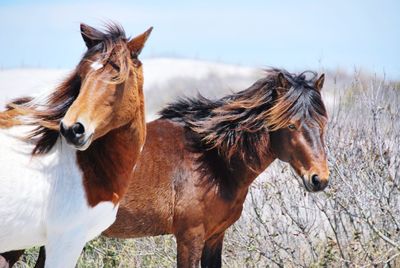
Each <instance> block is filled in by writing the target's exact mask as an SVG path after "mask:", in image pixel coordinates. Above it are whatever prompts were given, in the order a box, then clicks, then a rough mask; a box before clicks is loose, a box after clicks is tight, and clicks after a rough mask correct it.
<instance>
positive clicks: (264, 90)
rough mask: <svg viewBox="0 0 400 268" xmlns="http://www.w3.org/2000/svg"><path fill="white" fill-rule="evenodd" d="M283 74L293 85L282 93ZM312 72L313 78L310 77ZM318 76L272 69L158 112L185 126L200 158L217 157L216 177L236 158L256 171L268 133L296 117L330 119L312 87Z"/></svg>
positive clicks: (320, 122) (315, 120)
mask: <svg viewBox="0 0 400 268" xmlns="http://www.w3.org/2000/svg"><path fill="white" fill-rule="evenodd" d="M279 73H282V74H283V75H284V77H285V78H286V79H287V80H288V81H289V82H290V84H291V87H290V89H289V90H287V89H286V91H285V92H284V93H280V92H282V90H283V89H282V88H279V86H278V74H279ZM309 75H311V78H307V76H309ZM315 81H316V73H314V72H310V71H306V72H303V73H301V74H299V75H294V74H291V73H289V72H287V71H285V70H280V69H271V70H267V73H266V76H265V77H264V78H261V79H260V80H258V81H257V82H255V83H254V84H253V85H252V86H250V87H249V88H248V89H245V90H243V91H240V92H238V93H235V94H232V95H230V96H226V97H224V98H222V99H219V100H216V101H212V100H209V99H207V98H204V97H202V96H199V97H197V98H192V99H191V98H186V99H180V100H179V101H177V102H175V103H172V104H170V105H169V106H167V107H166V108H165V109H163V110H162V111H161V112H160V114H161V118H162V119H170V120H173V121H176V122H180V123H182V124H183V125H184V127H185V128H186V130H187V131H188V133H189V136H188V137H190V146H191V147H192V148H193V149H194V150H195V151H197V152H200V153H202V154H203V157H200V159H199V160H200V162H201V161H205V158H206V157H205V156H204V155H205V154H207V157H210V156H212V158H213V160H212V161H213V162H219V167H218V168H215V169H214V171H213V172H214V177H215V178H214V180H221V179H223V178H221V176H220V175H221V174H215V173H218V172H220V171H218V170H219V169H221V165H225V167H226V169H227V170H233V167H237V166H238V163H243V164H245V165H247V166H248V167H250V168H252V169H253V170H256V169H258V168H259V167H260V165H261V163H262V161H263V159H264V157H265V156H266V155H267V154H268V148H269V135H268V132H270V131H276V130H278V129H280V128H284V127H287V126H288V125H289V122H290V120H292V119H301V120H306V121H310V122H316V123H318V124H322V123H323V122H324V121H325V120H326V118H327V114H326V110H325V107H324V104H323V102H322V99H321V95H320V92H319V91H317V90H316V89H315V88H314V83H315ZM210 165H213V164H210ZM225 175H226V174H225ZM230 175H232V176H233V175H234V174H230ZM222 176H224V175H223V174H222ZM218 177H219V178H218ZM231 183H232V182H231Z"/></svg>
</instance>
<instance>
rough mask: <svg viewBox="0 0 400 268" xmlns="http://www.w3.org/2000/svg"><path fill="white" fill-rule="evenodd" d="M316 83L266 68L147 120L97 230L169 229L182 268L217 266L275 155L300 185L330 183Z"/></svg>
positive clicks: (150, 232)
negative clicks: (109, 218)
mask: <svg viewBox="0 0 400 268" xmlns="http://www.w3.org/2000/svg"><path fill="white" fill-rule="evenodd" d="M310 75H311V78H310V77H309V78H307V76H310ZM323 83H324V75H321V76H320V77H319V78H317V76H316V74H315V73H313V72H304V73H302V74H300V75H293V74H290V73H288V72H286V71H284V70H271V71H269V72H268V73H267V75H266V77H264V78H262V79H260V80H259V81H257V82H256V83H255V84H254V85H252V86H251V87H250V88H248V89H246V90H244V91H241V92H239V93H236V94H233V95H230V96H227V97H224V98H222V99H220V100H217V101H211V100H208V99H205V98H202V97H200V98H197V99H186V100H181V101H178V102H176V103H173V104H171V105H170V106H169V107H167V108H166V109H164V110H163V111H162V112H161V115H162V116H161V118H160V119H158V120H155V121H153V122H151V123H148V124H147V137H146V143H145V145H144V147H143V151H142V154H141V155H140V157H139V159H138V162H137V165H136V168H135V170H134V171H133V173H132V178H131V181H130V183H129V187H128V192H127V194H126V195H125V197H124V198H123V199H122V200H121V204H120V208H119V211H118V213H117V220H116V221H115V223H114V224H113V225H112V226H111V227H110V228H109V229H107V230H106V231H105V232H104V234H105V235H106V236H110V237H117V238H135V237H143V236H155V235H163V234H174V235H175V237H176V239H177V244H178V266H179V267H197V266H198V264H199V262H200V261H201V266H202V267H221V253H222V244H223V239H224V233H225V231H226V229H227V228H228V227H229V226H231V225H232V224H233V223H234V222H235V221H236V220H237V219H239V217H240V215H241V213H242V208H243V203H244V200H245V198H246V195H247V192H248V189H249V186H250V184H251V183H252V182H253V181H254V179H255V178H256V177H257V176H258V175H259V174H260V173H261V172H262V171H264V170H265V169H266V168H267V167H268V166H269V165H270V164H271V163H272V162H273V161H274V160H275V159H280V160H283V161H285V162H288V163H289V164H290V165H291V166H292V167H293V168H294V170H295V171H296V172H297V174H298V175H299V176H300V177H301V178H302V180H303V183H304V186H305V188H306V190H308V191H311V192H315V191H321V190H323V189H324V188H325V187H326V186H327V184H328V179H329V170H328V165H327V158H326V153H325V145H324V132H325V127H326V122H327V113H326V110H325V107H324V104H323V101H322V98H321V94H320V91H321V89H322V86H323ZM22 252H23V251H20V252H12V253H8V255H7V256H6V257H8V258H9V259H13V260H16V259H17V258H18V257H19V255H20V254H22ZM39 259H40V262H43V259H44V250H43V249H41V254H40V258H39ZM40 262H39V263H38V264H39V267H40Z"/></svg>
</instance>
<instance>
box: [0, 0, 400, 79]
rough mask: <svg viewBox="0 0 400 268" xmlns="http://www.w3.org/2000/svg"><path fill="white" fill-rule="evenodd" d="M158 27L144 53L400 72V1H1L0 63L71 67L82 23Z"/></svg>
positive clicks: (80, 48)
mask: <svg viewBox="0 0 400 268" xmlns="http://www.w3.org/2000/svg"><path fill="white" fill-rule="evenodd" d="M108 20H112V21H116V22H119V23H121V24H122V25H123V26H124V28H125V30H126V32H127V34H128V35H130V36H134V35H135V34H138V33H140V32H142V31H144V30H146V29H147V28H148V27H149V26H154V31H153V33H152V36H151V38H150V39H149V41H148V44H147V46H146V48H145V50H144V51H143V55H142V57H147V58H148V57H161V56H163V57H184V58H195V59H201V60H211V61H219V62H226V63H234V64H242V65H250V66H255V67H261V68H262V67H266V66H276V67H284V68H287V69H289V70H301V69H319V68H320V67H324V68H331V69H335V68H338V67H339V68H344V69H347V70H350V71H351V70H353V69H354V68H355V67H356V68H362V69H365V70H368V71H371V72H376V73H377V74H379V75H382V74H383V72H385V73H386V74H387V75H388V76H389V77H392V78H396V79H398V78H400V1H398V0H382V1H378V0H375V1H373V0H353V1H350V0H347V1H346V0H325V1H318V0H303V1H299V0H280V1H278V0H276V1H269V0H264V1H235V0H231V1H225V0H222V1H216V0H214V1H211V0H203V1H191V0H189V1H181V2H177V1H175V2H174V1H161V0H158V1H91V0H86V1H84V0H82V1H75V0H72V1H71V0H69V1H66V0H62V1H50V0H48V1H23V0H0V29H1V37H0V67H2V68H14V67H21V66H27V67H44V68H73V67H74V66H75V64H76V63H77V62H78V61H79V59H80V57H81V55H82V53H83V52H84V49H85V47H84V43H83V41H82V40H81V36H80V33H79V23H80V22H85V23H88V24H90V25H93V26H101V25H102V22H103V21H108Z"/></svg>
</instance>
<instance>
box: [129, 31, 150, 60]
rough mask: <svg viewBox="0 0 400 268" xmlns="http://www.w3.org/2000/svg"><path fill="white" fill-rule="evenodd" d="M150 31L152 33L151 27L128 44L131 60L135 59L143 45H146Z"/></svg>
mask: <svg viewBox="0 0 400 268" xmlns="http://www.w3.org/2000/svg"><path fill="white" fill-rule="evenodd" d="M151 31H153V27H150V28H149V29H148V30H147V31H145V32H144V33H142V34H140V35H138V36H136V37H135V38H133V39H132V40H131V41H129V42H128V49H129V51H130V52H131V56H132V58H134V59H136V58H137V57H138V56H139V54H140V52H142V49H143V47H144V44H145V43H146V41H147V38H149V36H150V34H151Z"/></svg>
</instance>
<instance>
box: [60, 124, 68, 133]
mask: <svg viewBox="0 0 400 268" xmlns="http://www.w3.org/2000/svg"><path fill="white" fill-rule="evenodd" d="M60 132H61V134H62V135H64V136H65V133H66V132H67V129H66V128H65V125H64V123H63V122H61V123H60Z"/></svg>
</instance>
